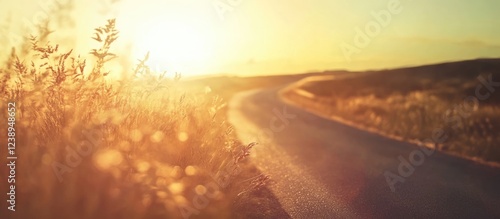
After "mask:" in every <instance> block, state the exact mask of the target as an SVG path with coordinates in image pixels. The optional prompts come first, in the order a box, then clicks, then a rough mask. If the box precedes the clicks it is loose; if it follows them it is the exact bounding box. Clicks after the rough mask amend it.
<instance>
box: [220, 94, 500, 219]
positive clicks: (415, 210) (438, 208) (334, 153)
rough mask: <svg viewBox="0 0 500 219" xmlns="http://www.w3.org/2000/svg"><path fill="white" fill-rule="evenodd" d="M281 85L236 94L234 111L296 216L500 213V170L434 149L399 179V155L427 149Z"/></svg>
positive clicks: (284, 203) (275, 189)
mask: <svg viewBox="0 0 500 219" xmlns="http://www.w3.org/2000/svg"><path fill="white" fill-rule="evenodd" d="M281 88H282V87H276V88H270V89H262V90H252V91H247V92H242V93H239V94H237V95H235V97H234V98H233V99H232V100H231V101H230V104H229V111H228V116H229V121H230V122H231V123H232V124H233V125H234V126H235V129H236V131H237V133H238V137H239V138H240V140H242V141H243V142H250V141H257V142H259V143H260V145H258V146H257V147H255V148H254V151H252V162H254V163H255V164H256V165H257V167H258V168H259V169H260V170H261V171H262V172H263V173H265V174H268V175H269V176H270V177H271V179H272V182H271V184H270V185H269V188H270V189H271V191H272V192H273V193H274V195H275V196H276V197H277V198H278V200H279V202H280V203H281V205H282V207H283V209H284V210H285V211H286V212H287V213H288V214H289V215H290V216H291V217H292V218H305V219H313V218H500V170H499V169H498V168H493V167H487V166H483V165H479V164H475V163H473V162H471V161H466V160H462V159H459V158H456V157H452V156H449V155H446V154H442V153H439V152H435V153H434V154H432V155H430V156H427V155H426V156H425V157H424V160H423V161H422V162H421V163H422V164H421V165H419V166H413V167H414V171H413V173H412V174H408V173H411V172H409V170H407V169H406V170H405V169H404V167H403V168H402V171H403V174H408V176H406V177H404V176H401V175H399V174H398V167H399V166H400V165H401V161H400V160H399V159H398V157H400V156H401V157H402V158H403V159H405V160H408V159H409V156H410V154H411V153H412V152H414V151H415V150H421V148H419V147H418V146H415V145H412V144H410V143H405V142H399V141H395V140H391V139H388V138H384V137H382V136H379V135H377V134H373V133H369V132H365V131H362V130H359V129H356V128H353V127H349V126H347V125H344V124H341V123H338V122H335V121H331V120H327V119H324V118H321V117H319V116H316V115H314V114H312V113H309V112H306V111H304V110H302V109H299V108H296V107H294V106H291V105H287V104H285V103H284V102H283V101H282V100H281V98H279V95H278V91H279V90H280V89H281ZM499 146H500V145H499ZM414 161H415V160H414ZM387 171H389V172H391V173H394V174H396V175H398V176H399V177H401V178H399V179H403V180H404V182H401V181H397V183H395V184H394V189H395V190H394V191H392V190H391V188H390V186H389V184H388V182H387V180H386V177H385V175H384V173H386V172H387ZM404 171H406V172H404ZM391 179H393V178H391ZM391 182H393V181H391Z"/></svg>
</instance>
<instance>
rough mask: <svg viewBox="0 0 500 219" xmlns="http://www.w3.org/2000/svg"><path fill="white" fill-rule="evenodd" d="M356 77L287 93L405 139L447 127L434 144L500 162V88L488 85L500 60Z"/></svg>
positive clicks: (497, 75)
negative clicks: (440, 139)
mask: <svg viewBox="0 0 500 219" xmlns="http://www.w3.org/2000/svg"><path fill="white" fill-rule="evenodd" d="M353 75H356V76H354V77H345V78H333V79H328V80H318V81H305V82H301V83H299V84H297V86H296V87H295V88H294V89H291V90H289V91H288V92H286V93H285V94H284V95H285V96H286V97H287V98H289V99H291V100H292V101H294V102H295V103H297V104H299V105H301V106H303V107H306V108H308V109H310V110H313V111H315V112H318V113H320V114H322V115H325V116H330V117H339V118H342V119H343V120H346V121H349V122H353V123H355V124H358V125H359V126H361V127H364V128H368V129H375V130H378V131H379V132H381V133H384V134H386V135H392V136H397V137H399V138H402V139H405V140H419V141H424V140H425V139H428V138H431V137H432V135H433V131H435V130H442V131H444V133H445V134H446V136H448V138H447V139H446V141H444V142H437V143H436V144H435V147H437V148H438V149H441V150H444V151H448V152H451V153H455V154H459V155H463V156H467V157H476V158H481V159H483V160H487V161H500V136H499V135H498V133H499V132H500V125H499V124H500V86H491V85H490V87H489V88H487V87H486V86H485V85H484V84H485V83H486V82H487V81H489V80H492V81H494V82H500V59H478V60H468V61H461V62H452V63H443V64H434V65H427V66H418V67H409V68H401V69H390V70H381V71H370V72H357V74H354V73H353ZM495 85H496V84H495ZM476 90H477V91H476ZM304 93H307V94H309V95H304ZM311 96H313V97H312V98H311Z"/></svg>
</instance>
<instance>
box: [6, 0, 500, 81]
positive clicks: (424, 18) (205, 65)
mask: <svg viewBox="0 0 500 219" xmlns="http://www.w3.org/2000/svg"><path fill="white" fill-rule="evenodd" d="M45 2H49V4H50V2H52V0H40V1H30V0H22V1H16V2H14V1H7V0H2V2H1V5H2V8H1V9H0V13H1V14H2V15H3V17H2V18H3V19H6V18H8V17H9V16H10V17H12V20H13V22H14V23H17V24H19V23H23V22H24V21H23V20H24V19H28V20H32V16H33V15H34V14H33V13H35V12H37V11H39V10H40V9H43V8H44V7H45V6H44V4H45ZM63 2H65V1H63ZM388 2H390V1H389V0H379V1H362V2H361V1H358V2H352V1H348V0H315V1H307V2H306V1H298V0H292V1H287V2H280V1H263V0H254V1H247V0H239V1H226V0H202V1H200V0H196V1H195V0H186V1H178V0H163V1H153V0H144V1H133V0H122V1H112V0H106V1H97V0H92V1H85V2H84V1H78V2H75V4H74V6H73V10H74V14H73V16H75V17H79V18H80V19H78V20H77V21H76V22H77V27H76V28H75V29H71V30H67V31H68V33H67V34H68V35H67V36H73V37H76V39H75V41H74V42H73V43H74V45H75V46H76V47H77V48H86V47H87V45H88V44H89V40H88V37H86V36H87V35H85V34H84V33H87V32H89V31H90V30H92V28H93V27H95V26H96V25H99V22H101V21H102V20H103V19H108V18H110V17H116V18H117V21H118V28H119V29H120V31H121V33H123V34H122V35H123V36H124V37H123V38H122V39H121V41H120V43H121V44H122V45H130V46H131V48H130V49H132V50H133V54H134V57H130V58H131V59H132V58H133V60H135V59H137V58H140V57H142V56H144V54H145V53H146V51H151V57H152V59H153V60H154V62H155V64H153V65H156V66H157V68H158V69H166V70H170V71H179V72H182V73H184V75H185V76H190V75H200V74H220V73H225V74H234V75H245V76H250V75H264V74H282V73H300V72H307V71H319V70H327V69H349V70H364V69H381V68H394V67H400V66H409V65H421V64H428V63H438V62H442V61H453V60H463V59H473V58H487V57H497V56H498V53H499V52H500V42H499V40H498V39H500V30H499V29H498V27H499V26H500V20H498V19H497V18H498V16H497V12H498V10H499V9H500V2H498V1H494V0H479V1H466V0H459V1H454V0H444V1H438V2H436V1H431V0H426V1H410V0H400V1H397V2H399V4H400V8H401V12H400V13H398V14H393V15H392V18H391V20H390V22H389V24H388V25H387V26H385V27H382V28H381V31H380V34H378V35H377V36H376V37H373V38H372V39H370V41H371V42H370V43H369V45H367V46H366V47H365V48H362V49H361V51H360V52H359V53H357V54H354V55H352V57H351V60H350V61H348V60H347V59H346V57H345V56H344V54H343V52H342V49H341V48H340V45H342V43H347V44H350V45H354V37H355V36H356V34H357V33H356V28H357V27H359V28H360V29H362V30H364V29H365V26H366V24H367V23H369V22H370V21H376V19H375V18H374V17H373V15H372V14H371V13H372V12H379V11H380V10H386V9H387V5H388ZM230 3H234V6H233V5H231V4H230ZM20 27H22V25H21V26H20ZM18 29H19V28H17V29H16V30H15V31H18V32H19V31H21V30H18ZM58 31H59V32H64V31H62V30H58ZM61 34H62V33H61ZM3 41H4V42H5V40H3Z"/></svg>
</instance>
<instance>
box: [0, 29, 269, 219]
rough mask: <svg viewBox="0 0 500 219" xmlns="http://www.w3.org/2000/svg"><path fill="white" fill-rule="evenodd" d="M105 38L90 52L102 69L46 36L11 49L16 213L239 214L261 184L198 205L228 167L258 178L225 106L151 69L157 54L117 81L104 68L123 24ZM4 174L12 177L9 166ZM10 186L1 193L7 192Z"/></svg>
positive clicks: (5, 89) (7, 72)
mask: <svg viewBox="0 0 500 219" xmlns="http://www.w3.org/2000/svg"><path fill="white" fill-rule="evenodd" d="M95 36H96V38H95V39H94V40H96V41H98V42H100V43H101V47H100V48H97V49H94V50H91V54H92V55H93V60H94V61H93V62H91V61H88V60H85V59H83V58H81V57H80V56H75V55H73V54H72V52H71V51H60V50H61V49H60V48H59V46H58V45H53V44H49V43H48V35H45V36H43V37H39V38H35V37H32V38H31V39H30V40H29V41H27V42H25V45H24V46H22V48H25V49H22V50H19V51H24V52H16V50H14V49H13V50H12V52H11V55H10V58H9V59H8V60H6V62H5V65H4V66H3V67H2V68H1V70H0V74H1V76H0V78H1V79H2V80H1V81H0V89H1V90H0V93H1V96H0V98H1V101H0V102H1V103H2V106H1V112H7V109H6V108H7V102H9V101H13V102H15V103H16V123H15V129H16V154H17V156H18V157H19V158H18V161H17V163H18V164H17V167H16V168H17V169H16V178H17V181H16V188H18V189H17V191H16V192H17V197H16V198H17V199H16V206H17V210H18V211H17V212H16V213H15V214H9V215H12V216H13V217H12V218H41V219H43V218H182V212H190V211H191V212H196V214H193V215H192V216H196V217H200V218H231V217H232V215H233V213H234V212H232V211H231V206H232V205H233V204H234V202H235V200H236V198H237V195H238V194H239V193H241V192H242V190H241V189H244V188H254V187H253V186H252V185H251V184H250V183H251V182H253V181H248V183H242V184H238V185H234V186H233V184H230V185H228V186H227V187H224V186H220V189H219V190H217V191H210V194H211V195H212V197H211V198H209V199H208V200H209V204H208V205H206V206H205V207H203V208H202V209H196V208H195V207H194V203H193V201H192V200H193V198H194V197H195V196H196V195H197V194H200V195H203V194H208V193H207V191H206V190H207V189H208V188H206V187H205V186H206V185H207V184H209V183H211V182H214V179H213V176H219V175H224V174H227V172H228V168H227V166H228V165H229V166H238V165H239V164H242V166H241V168H242V170H241V171H243V172H242V173H241V174H240V175H242V176H245V177H248V176H250V175H251V174H250V173H247V172H245V171H246V169H245V167H244V166H245V165H244V163H243V162H244V159H243V158H244V157H245V156H247V155H248V154H247V152H248V149H249V148H248V147H246V146H242V145H241V144H239V142H238V141H236V139H235V138H234V134H233V133H232V128H231V126H229V125H228V124H227V123H225V122H224V121H223V119H224V115H219V114H218V111H219V110H220V107H221V106H222V105H223V102H222V101H221V99H220V98H218V97H217V96H215V95H212V94H211V93H205V92H203V91H202V90H201V89H200V92H196V93H192V92H186V91H183V90H182V87H179V83H178V82H177V80H178V76H176V77H174V78H167V77H165V75H163V74H158V73H155V72H152V71H151V70H150V68H149V67H148V66H147V58H148V57H147V56H146V58H145V59H144V60H141V61H140V62H139V64H138V65H137V67H136V68H135V70H134V71H133V73H131V74H129V75H128V77H124V78H125V79H123V80H121V81H113V80H110V79H109V78H108V76H107V74H108V72H105V71H104V70H103V66H105V65H106V63H107V62H108V61H109V60H111V59H112V58H114V57H115V55H114V54H112V53H111V50H112V45H113V43H114V41H115V40H116V39H117V37H118V31H117V30H116V29H115V21H114V20H109V21H108V23H107V24H106V25H105V26H103V27H100V28H97V29H96V35H95ZM26 48H27V49H26ZM89 66H92V67H91V68H89ZM6 119H7V113H2V121H6ZM7 127H8V126H7V124H6V123H4V125H3V126H1V127H0V132H1V133H6V132H7V131H6V129H7ZM89 136H90V137H89ZM2 145H7V143H6V140H5V138H3V140H2ZM87 149H88V150H87ZM75 151H77V152H76V155H75ZM1 154H7V151H6V147H2V148H1ZM1 170H2V175H4V174H6V173H7V169H6V166H5V165H2V168H1ZM237 173H239V172H237ZM231 177H237V176H231ZM1 178H2V179H5V178H4V177H1ZM254 181H255V180H254ZM253 183H256V184H259V185H260V184H261V183H262V180H261V181H259V180H257V181H255V182H253ZM2 185H4V184H2ZM6 189H7V186H2V188H0V190H1V191H2V193H3V194H6V193H7V191H5V190H6ZM3 203H4V204H2V209H1V210H0V212H2V215H4V214H7V213H6V209H7V207H6V206H4V205H5V201H4V202H3ZM193 208H195V209H196V210H195V211H193ZM186 214H187V213H186Z"/></svg>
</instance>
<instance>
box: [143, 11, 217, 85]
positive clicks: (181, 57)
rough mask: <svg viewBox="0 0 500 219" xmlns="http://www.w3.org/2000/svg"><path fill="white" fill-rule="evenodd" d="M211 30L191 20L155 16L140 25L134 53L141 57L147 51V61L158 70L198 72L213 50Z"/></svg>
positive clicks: (193, 73) (194, 73)
mask: <svg viewBox="0 0 500 219" xmlns="http://www.w3.org/2000/svg"><path fill="white" fill-rule="evenodd" d="M211 31H212V30H210V28H208V27H206V26H203V25H201V24H198V23H194V22H186V21H182V20H170V21H165V20H161V19H155V20H152V21H149V22H146V23H145V24H144V25H143V26H142V27H141V30H140V31H139V33H140V34H139V36H138V37H137V39H136V42H135V50H136V54H137V56H138V57H142V56H144V55H145V54H146V53H147V52H150V59H149V62H148V63H149V65H150V67H151V68H152V70H154V71H157V72H163V71H167V72H168V73H172V74H173V73H175V72H179V73H181V74H187V75H196V74H200V73H202V72H203V71H204V68H205V67H206V66H207V65H208V64H209V61H210V60H209V59H210V56H211V53H212V52H213V51H212V47H213V41H212V37H211V36H212V33H211Z"/></svg>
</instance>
